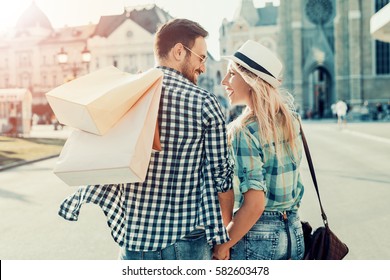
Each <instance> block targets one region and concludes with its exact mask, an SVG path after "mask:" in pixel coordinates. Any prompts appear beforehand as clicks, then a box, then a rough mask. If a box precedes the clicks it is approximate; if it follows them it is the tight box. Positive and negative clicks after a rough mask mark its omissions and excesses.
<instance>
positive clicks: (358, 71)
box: [221, 0, 390, 117]
mask: <svg viewBox="0 0 390 280" xmlns="http://www.w3.org/2000/svg"><path fill="white" fill-rule="evenodd" d="M387 3H389V0H370V1H368V0H367V1H362V0H337V1H336V0H294V1H290V0H281V1H280V6H278V7H273V6H272V4H271V3H268V4H267V5H266V7H265V8H255V7H254V6H253V1H251V0H242V1H241V7H240V8H239V9H238V11H239V12H238V14H239V15H240V16H239V17H236V18H235V20H234V21H233V22H224V23H223V24H222V26H221V54H223V53H225V52H226V53H229V52H231V51H232V49H233V50H234V49H236V48H237V45H239V44H241V43H242V42H243V41H245V40H247V39H253V40H255V41H258V42H260V43H263V44H265V45H267V46H268V47H270V48H271V49H273V50H275V51H276V52H277V53H278V54H279V56H280V58H281V59H282V61H283V62H284V65H285V67H284V71H283V86H284V87H285V88H287V89H288V90H290V91H291V92H292V93H293V95H294V96H295V100H296V103H297V106H298V108H299V109H300V111H301V113H302V114H303V117H330V116H331V115H332V113H331V105H332V104H333V103H335V102H336V101H337V100H339V99H344V100H346V101H347V103H349V105H351V107H352V111H353V112H354V113H356V114H357V115H358V114H359V110H360V109H361V106H362V105H363V103H364V102H365V101H366V103H368V104H369V105H372V106H374V105H375V104H377V103H387V102H388V101H389V100H390V92H389V87H390V44H389V43H385V42H380V41H376V40H374V39H373V38H372V37H371V34H370V18H371V16H372V15H373V14H374V13H375V12H376V11H378V10H379V9H380V8H382V7H383V6H385V5H386V4H387ZM267 10H268V11H267ZM270 15H272V16H271V17H272V18H273V21H272V19H269V17H270ZM265 20H267V21H266V23H264V21H265ZM262 21H263V23H261V22H262Z"/></svg>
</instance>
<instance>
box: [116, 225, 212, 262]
mask: <svg viewBox="0 0 390 280" xmlns="http://www.w3.org/2000/svg"><path fill="white" fill-rule="evenodd" d="M211 257H212V251H211V246H210V245H209V244H208V243H207V240H206V234H205V232H204V230H199V229H197V230H194V231H192V232H191V233H190V234H188V235H186V236H185V237H183V238H182V239H180V240H178V241H177V242H176V243H174V244H172V245H170V246H168V247H166V248H164V249H162V250H158V251H148V252H139V251H129V250H127V249H125V248H121V250H120V253H119V259H121V260H211Z"/></svg>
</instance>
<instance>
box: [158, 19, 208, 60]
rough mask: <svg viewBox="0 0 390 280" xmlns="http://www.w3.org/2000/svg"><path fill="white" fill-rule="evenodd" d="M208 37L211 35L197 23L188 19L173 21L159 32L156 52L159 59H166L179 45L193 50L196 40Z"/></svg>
mask: <svg viewBox="0 0 390 280" xmlns="http://www.w3.org/2000/svg"><path fill="white" fill-rule="evenodd" d="M208 35H209V33H208V32H207V31H206V30H205V29H204V28H203V27H202V26H200V24H199V23H197V22H194V21H191V20H188V19H172V20H170V21H168V22H167V23H165V24H163V25H162V26H160V28H159V29H158V30H157V32H156V35H155V36H156V39H155V43H154V51H155V54H156V56H157V57H158V58H166V57H167V56H168V53H169V51H170V50H171V49H172V48H173V47H174V46H175V45H176V44H177V43H182V44H183V45H184V46H186V47H188V48H192V47H193V46H194V44H195V40H196V38H198V37H203V38H205V37H207V36H208Z"/></svg>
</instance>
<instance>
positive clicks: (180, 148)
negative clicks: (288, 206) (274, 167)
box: [60, 19, 233, 260]
mask: <svg viewBox="0 0 390 280" xmlns="http://www.w3.org/2000/svg"><path fill="white" fill-rule="evenodd" d="M207 35H208V33H207V31H205V30H204V29H203V28H202V27H201V26H200V25H199V24H198V23H195V22H193V21H190V20H186V19H174V20H171V21H169V22H168V23H166V24H164V25H163V26H161V27H160V28H159V30H158V31H157V33H156V39H155V56H156V59H157V64H158V68H159V69H161V70H162V71H163V72H164V79H163V88H162V94H161V100H160V107H159V115H158V122H159V128H160V141H161V146H162V151H161V152H152V155H151V160H150V164H149V169H148V173H147V176H146V179H145V182H144V183H137V184H127V185H109V186H88V187H87V188H82V189H81V190H80V191H79V192H78V194H76V195H75V196H73V197H71V198H69V199H68V200H66V201H65V202H64V203H63V205H62V206H61V209H60V215H61V216H63V217H65V218H66V219H70V220H76V219H77V214H78V212H79V208H80V207H81V204H82V203H85V202H93V203H96V204H98V205H99V206H100V207H102V209H103V211H104V213H105V214H106V216H107V218H108V224H109V226H110V228H111V232H112V236H113V237H114V239H115V241H116V242H117V243H118V244H119V245H120V246H121V252H120V258H121V259H137V260H143V259H211V256H212V251H211V249H212V246H214V245H216V244H221V243H224V242H227V241H228V240H229V238H228V236H227V232H226V229H225V227H224V225H223V221H222V214H221V213H223V215H224V221H225V224H227V223H228V222H229V221H230V219H231V213H226V211H224V209H229V207H228V205H229V204H231V203H233V193H232V176H233V164H232V161H231V159H230V158H229V153H228V147H227V139H226V130H225V121H224V116H223V114H222V112H221V109H220V106H219V104H218V101H217V99H216V97H215V96H214V95H213V94H210V93H209V92H207V91H206V90H204V89H201V88H199V87H197V86H196V84H197V81H198V77H199V75H200V74H202V73H203V72H205V71H206V65H205V61H206V59H207V46H206V41H205V37H206V36H207ZM218 198H219V199H218ZM219 200H220V201H221V206H220V204H219ZM221 208H222V209H221ZM221 210H223V211H221Z"/></svg>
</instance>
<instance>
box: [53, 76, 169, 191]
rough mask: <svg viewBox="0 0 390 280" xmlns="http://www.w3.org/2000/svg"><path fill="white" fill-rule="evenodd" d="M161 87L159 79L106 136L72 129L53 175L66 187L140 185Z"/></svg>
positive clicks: (154, 126) (153, 130)
mask: <svg viewBox="0 0 390 280" xmlns="http://www.w3.org/2000/svg"><path fill="white" fill-rule="evenodd" d="M161 86H162V78H160V79H159V80H158V81H156V82H155V84H154V85H153V86H152V88H150V89H149V90H148V91H147V92H146V93H145V94H144V95H143V96H142V97H141V98H140V99H139V101H138V102H137V103H136V104H134V106H133V107H132V108H131V109H130V110H129V111H128V112H127V113H126V114H125V115H124V117H123V118H122V119H120V120H119V122H118V123H117V124H116V125H115V126H114V127H113V128H111V129H110V130H109V131H108V132H107V133H106V134H104V135H96V134H92V133H89V132H85V131H82V130H74V131H73V132H72V133H71V134H70V136H69V137H68V139H67V141H66V143H65V145H64V147H63V149H62V151H61V154H60V156H59V158H58V160H57V162H56V164H55V167H54V173H55V174H56V175H57V176H58V177H59V178H60V179H62V180H63V181H64V182H65V183H66V184H68V185H69V186H78V185H94V184H120V183H133V182H143V181H144V180H145V177H146V172H147V170H148V166H149V161H150V156H151V153H152V144H153V141H154V135H155V130H156V123H157V114H158V108H159V101H160V96H161ZM158 144H159V143H158Z"/></svg>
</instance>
